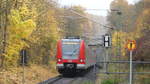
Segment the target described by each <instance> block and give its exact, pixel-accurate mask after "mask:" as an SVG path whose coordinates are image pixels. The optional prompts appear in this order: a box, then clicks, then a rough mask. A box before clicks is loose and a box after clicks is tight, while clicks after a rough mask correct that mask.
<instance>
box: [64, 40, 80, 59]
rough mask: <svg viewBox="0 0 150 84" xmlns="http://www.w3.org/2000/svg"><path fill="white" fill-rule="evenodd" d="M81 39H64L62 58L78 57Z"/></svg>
mask: <svg viewBox="0 0 150 84" xmlns="http://www.w3.org/2000/svg"><path fill="white" fill-rule="evenodd" d="M79 48H80V41H63V42H62V58H63V59H78V56H79Z"/></svg>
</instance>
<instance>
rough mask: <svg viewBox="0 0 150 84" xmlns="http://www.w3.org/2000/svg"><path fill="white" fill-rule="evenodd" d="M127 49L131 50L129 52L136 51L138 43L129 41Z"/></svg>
mask: <svg viewBox="0 0 150 84" xmlns="http://www.w3.org/2000/svg"><path fill="white" fill-rule="evenodd" d="M126 48H127V49H128V50H129V51H133V50H135V49H136V42H135V40H129V41H128V43H127V45H126Z"/></svg>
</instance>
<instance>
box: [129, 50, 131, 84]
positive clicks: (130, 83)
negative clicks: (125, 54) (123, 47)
mask: <svg viewBox="0 0 150 84" xmlns="http://www.w3.org/2000/svg"><path fill="white" fill-rule="evenodd" d="M129 78H130V79H129V84H132V50H131V51H130V77H129Z"/></svg>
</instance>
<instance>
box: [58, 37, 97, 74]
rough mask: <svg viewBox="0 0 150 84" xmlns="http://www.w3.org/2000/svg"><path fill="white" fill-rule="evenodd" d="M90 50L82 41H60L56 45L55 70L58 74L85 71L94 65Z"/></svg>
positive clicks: (92, 54)
mask: <svg viewBox="0 0 150 84" xmlns="http://www.w3.org/2000/svg"><path fill="white" fill-rule="evenodd" d="M95 57H96V56H94V52H93V51H92V48H91V47H89V46H88V45H87V44H86V42H85V41H84V40H82V39H72V38H68V39H61V40H59V41H58V43H57V54H56V58H57V66H56V67H57V70H58V72H59V73H60V74H65V73H72V72H77V71H83V70H87V69H88V68H90V67H91V66H93V65H95V64H96V58H95Z"/></svg>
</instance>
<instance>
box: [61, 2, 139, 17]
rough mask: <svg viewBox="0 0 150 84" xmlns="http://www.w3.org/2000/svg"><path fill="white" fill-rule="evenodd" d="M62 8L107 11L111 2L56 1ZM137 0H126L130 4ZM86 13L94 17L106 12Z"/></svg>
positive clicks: (90, 11) (89, 11)
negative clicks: (70, 7) (78, 7)
mask: <svg viewBox="0 0 150 84" xmlns="http://www.w3.org/2000/svg"><path fill="white" fill-rule="evenodd" d="M58 1H59V3H61V4H62V5H63V6H64V5H66V6H73V5H81V6H83V7H84V8H86V9H109V5H110V3H111V2H112V1H113V0H58ZM137 1H138V0H128V2H129V3H130V4H133V3H135V2H137ZM87 12H88V13H92V14H95V15H102V16H106V15H107V11H106V10H101V11H94V10H88V11H87Z"/></svg>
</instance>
